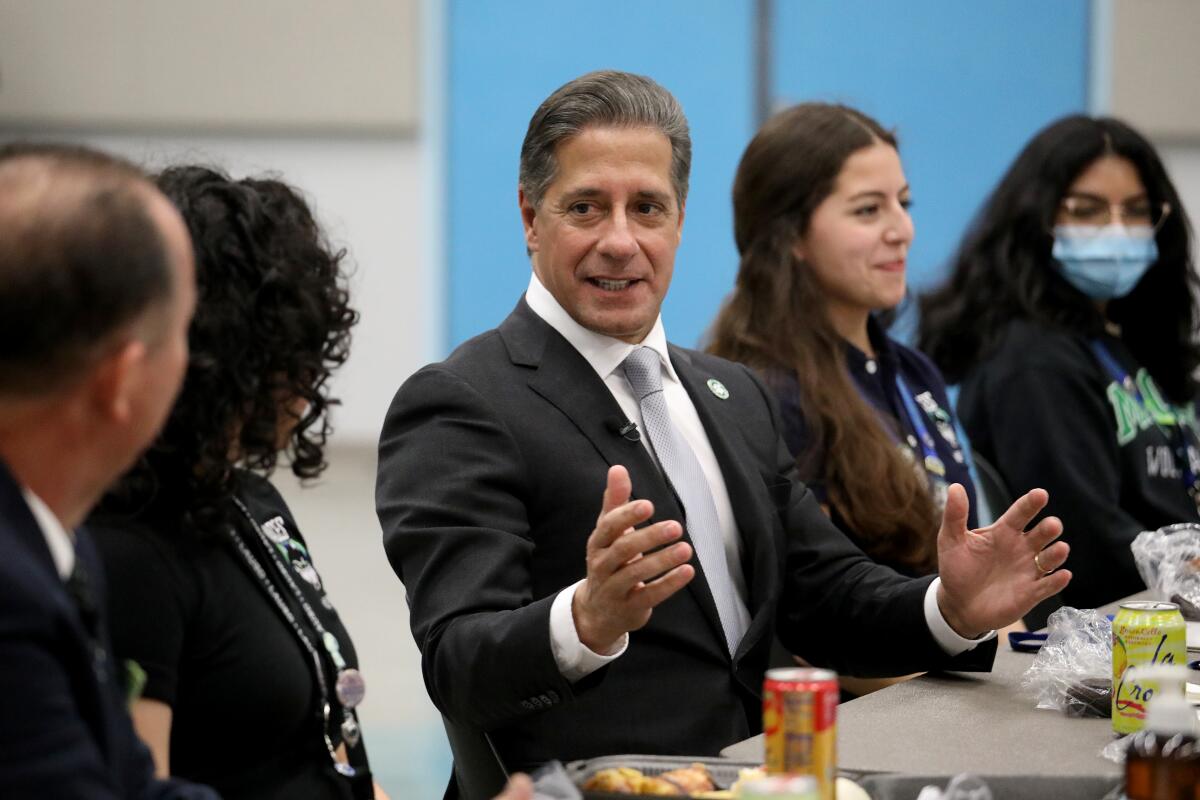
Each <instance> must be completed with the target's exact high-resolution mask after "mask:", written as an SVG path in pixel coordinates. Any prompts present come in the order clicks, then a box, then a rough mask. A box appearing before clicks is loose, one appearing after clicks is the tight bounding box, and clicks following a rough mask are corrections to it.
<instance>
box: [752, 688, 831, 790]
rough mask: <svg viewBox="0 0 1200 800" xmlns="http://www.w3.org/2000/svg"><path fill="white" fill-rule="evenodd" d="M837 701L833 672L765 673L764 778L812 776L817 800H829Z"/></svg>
mask: <svg viewBox="0 0 1200 800" xmlns="http://www.w3.org/2000/svg"><path fill="white" fill-rule="evenodd" d="M838 698H839V691H838V682H837V673H836V672H833V671H832V670H828V669H807V668H799V667H790V668H786V669H772V670H767V679H766V681H765V682H764V683H763V733H764V735H765V739H766V750H767V773H768V774H770V775H812V776H813V777H814V778H816V779H817V787H818V790H819V792H820V797H821V800H834V791H835V786H836V780H837V704H838Z"/></svg>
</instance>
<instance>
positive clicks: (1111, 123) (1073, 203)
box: [920, 116, 1200, 624]
mask: <svg viewBox="0 0 1200 800" xmlns="http://www.w3.org/2000/svg"><path fill="white" fill-rule="evenodd" d="M1195 284H1196V279H1195V273H1194V271H1193V264H1192V257H1191V251H1190V233H1189V225H1188V220H1187V215H1186V214H1185V213H1184V210H1183V206H1182V203H1181V202H1180V200H1179V195H1178V194H1177V193H1176V191H1175V187H1174V186H1173V185H1172V184H1171V180H1170V178H1169V177H1168V176H1167V173H1166V171H1165V170H1164V168H1163V165H1162V162H1161V161H1160V160H1159V157H1158V155H1157V154H1156V153H1155V151H1154V148H1153V147H1152V146H1151V145H1150V143H1149V142H1147V141H1146V139H1144V138H1143V137H1142V136H1141V135H1140V134H1138V133H1137V132H1136V131H1134V130H1133V129H1132V128H1130V127H1129V126H1128V125H1125V124H1124V123H1122V122H1120V121H1118V120H1115V119H1109V118H1091V117H1085V116H1071V117H1066V118H1064V119H1061V120H1059V121H1057V122H1055V123H1053V124H1051V125H1050V126H1048V127H1047V128H1045V129H1044V130H1042V131H1041V132H1040V133H1038V134H1037V135H1036V136H1035V137H1034V138H1033V140H1032V141H1030V142H1029V144H1028V145H1026V147H1025V149H1024V150H1023V151H1022V152H1021V153H1020V155H1018V156H1017V159H1016V161H1015V162H1014V163H1013V165H1012V167H1010V168H1009V170H1008V173H1007V174H1006V175H1005V176H1004V177H1003V178H1002V179H1001V181H1000V184H999V185H998V186H997V187H996V189H995V191H994V192H993V193H992V195H991V197H990V198H989V199H988V200H987V202H986V203H985V205H984V207H983V210H982V212H981V213H980V215H979V217H978V218H977V219H976V221H975V222H974V224H973V226H972V227H971V229H970V230H969V231H968V233H967V235H966V238H965V239H964V241H963V243H962V245H961V247H960V249H959V251H958V254H957V256H956V257H955V261H954V266H953V271H952V274H951V276H950V278H949V280H948V282H947V283H946V284H945V285H944V286H943V287H941V288H939V289H938V290H936V291H934V292H931V293H930V294H928V295H926V296H925V297H923V298H922V299H921V327H920V346H921V348H922V349H923V350H924V351H925V352H926V353H928V354H929V355H930V356H931V357H932V358H933V360H934V362H936V363H937V365H938V366H939V367H941V369H942V371H943V372H944V373H945V375H946V378H947V380H949V381H951V382H959V381H961V383H962V393H961V396H960V399H959V401H958V411H959V414H960V417H961V419H962V422H963V425H964V427H965V428H966V432H967V434H968V436H969V437H970V439H971V442H972V445H973V446H974V448H975V450H976V452H977V453H978V454H980V455H982V456H983V458H984V459H986V460H987V461H988V462H991V464H992V465H993V466H994V467H996V469H997V470H998V471H999V473H1000V476H1001V477H1002V478H1003V480H1004V481H1005V483H1006V484H1007V487H1008V488H1009V489H1010V490H1011V491H1013V492H1023V491H1025V490H1027V489H1028V488H1030V487H1032V486H1035V485H1036V486H1042V487H1044V488H1045V489H1047V490H1048V491H1049V493H1050V504H1049V506H1048V507H1047V513H1050V514H1054V515H1056V516H1058V517H1061V518H1062V521H1063V538H1064V539H1065V540H1066V541H1068V542H1070V544H1071V568H1072V571H1073V573H1074V576H1075V577H1074V579H1073V580H1072V581H1071V583H1070V585H1069V586H1068V587H1067V588H1066V590H1065V591H1064V592H1063V596H1062V598H1061V599H1062V601H1063V602H1066V603H1068V604H1070V605H1073V606H1077V607H1094V606H1098V605H1102V604H1104V603H1106V602H1109V601H1112V600H1115V599H1117V598H1120V597H1124V596H1126V595H1128V594H1130V593H1132V592H1136V591H1138V590H1140V589H1142V588H1144V585H1143V583H1142V581H1141V579H1140V578H1139V576H1138V573H1137V570H1136V568H1135V565H1134V561H1133V557H1132V554H1131V552H1130V549H1129V545H1130V543H1131V542H1132V541H1133V539H1134V537H1135V536H1136V535H1137V534H1138V533H1139V532H1140V531H1142V530H1147V529H1153V528H1158V527H1160V526H1162V525H1166V524H1168V523H1172V522H1181V521H1191V522H1197V521H1200V514H1198V513H1197V499H1198V493H1197V489H1198V487H1200V484H1198V482H1197V474H1200V458H1198V456H1200V452H1198V449H1197V447H1196V441H1197V440H1196V423H1195V409H1194V401H1195V398H1196V380H1195V372H1196V367H1197V365H1200V347H1198V346H1197V342H1196V301H1195V289H1196V285H1195ZM1040 621H1041V620H1040V619H1038V620H1033V621H1032V623H1033V624H1037V622H1040Z"/></svg>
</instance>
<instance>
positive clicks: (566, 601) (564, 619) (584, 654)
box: [550, 580, 945, 683]
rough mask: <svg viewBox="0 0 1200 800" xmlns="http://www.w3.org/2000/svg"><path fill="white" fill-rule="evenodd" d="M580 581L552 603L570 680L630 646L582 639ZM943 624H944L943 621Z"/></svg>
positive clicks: (559, 660)
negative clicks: (599, 648)
mask: <svg viewBox="0 0 1200 800" xmlns="http://www.w3.org/2000/svg"><path fill="white" fill-rule="evenodd" d="M580 583H583V581H582V580H581V581H579V583H575V584H572V585H571V586H568V587H567V588H566V589H563V590H562V591H561V592H559V593H558V596H557V597H555V598H554V603H552V604H551V606H550V649H551V651H553V653H554V662H555V663H556V664H558V671H559V672H561V673H562V676H563V677H564V678H566V679H567V680H568V681H570V682H571V683H574V682H575V681H577V680H579V679H580V678H582V677H584V676H585V675H590V674H592V673H593V672H595V671H596V670H598V669H600V668H601V667H603V666H604V665H605V664H607V663H608V662H610V661H613V660H615V659H617V658H620V656H621V654H622V653H624V652H625V649H626V648H627V647H629V634H625V635H624V636H622V637H621V647H620V648H619V649H618V650H617V652H615V653H613V654H612V655H611V656H602V655H600V654H599V653H593V652H592V651H591V650H590V649H588V647H587V645H585V644H584V643H583V642H581V641H579V632H578V631H576V630H575V616H574V615H573V614H572V613H571V603H572V602H573V601H574V599H575V590H576V589H578V588H579V584H580ZM942 624H943V625H945V623H944V622H943V623H942Z"/></svg>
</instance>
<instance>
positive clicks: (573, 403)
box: [500, 299, 725, 650]
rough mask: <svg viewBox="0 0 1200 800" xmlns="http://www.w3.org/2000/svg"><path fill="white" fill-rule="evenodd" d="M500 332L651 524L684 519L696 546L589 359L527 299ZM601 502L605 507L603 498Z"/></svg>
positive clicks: (703, 597) (713, 615)
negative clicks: (615, 470)
mask: <svg viewBox="0 0 1200 800" xmlns="http://www.w3.org/2000/svg"><path fill="white" fill-rule="evenodd" d="M500 331H501V335H502V336H503V337H504V341H505V344H506V346H507V347H508V350H509V357H510V358H511V359H512V361H513V363H514V364H517V365H519V366H526V367H532V368H534V370H533V371H532V374H531V376H530V379H529V387H530V388H531V389H532V390H533V391H535V392H537V394H539V395H540V396H542V397H543V398H545V400H546V401H547V402H549V403H550V404H551V405H553V406H554V407H555V408H557V409H558V410H559V411H561V412H562V413H563V414H564V415H565V416H566V417H567V418H568V419H570V420H571V422H572V423H573V424H574V425H575V426H576V427H577V428H578V429H579V432H580V433H582V434H583V435H584V436H585V437H586V438H587V439H588V441H589V442H591V444H592V446H593V447H595V448H596V450H597V452H598V453H599V454H600V456H601V458H603V459H604V461H605V462H606V463H607V464H609V465H610V466H613V465H616V464H620V465H621V466H624V467H625V468H626V469H627V470H628V471H629V479H630V482H631V483H632V485H633V497H634V498H637V499H645V500H649V501H650V502H652V503H653V504H654V516H653V517H651V520H650V521H651V522H658V521H661V520H668V519H673V520H678V521H679V522H680V523H682V524H683V526H684V533H683V539H684V541H687V542H688V543H689V544H691V537H690V536H689V535H688V533H687V522H686V519H685V518H684V513H683V508H682V504H681V503H680V502H679V500H678V498H677V497H676V496H675V493H674V491H672V489H671V488H670V486H669V485H668V484H667V482H666V480H665V479H664V478H663V475H662V473H661V472H660V471H659V469H658V465H657V464H656V463H655V462H654V459H653V458H652V457H651V456H650V453H649V452H647V450H646V448H645V446H644V445H643V444H642V443H641V442H632V441H629V440H628V439H626V438H624V437H623V436H620V435H618V434H617V433H615V432H614V431H612V430H611V429H610V428H609V427H608V425H607V424H606V422H609V421H613V420H616V421H623V420H625V412H623V411H622V410H621V406H620V405H619V404H618V403H617V401H616V398H614V397H613V396H612V392H611V391H609V389H608V387H607V386H605V385H604V381H602V380H601V379H600V376H599V375H597V374H596V371H595V370H594V369H592V366H591V365H590V364H588V362H587V359H585V358H584V357H583V356H582V355H580V354H579V351H577V350H576V349H575V348H574V347H572V346H571V344H570V343H569V342H568V341H567V340H566V339H564V338H563V337H562V336H561V335H560V334H559V333H558V332H557V331H555V330H554V329H553V328H551V327H550V326H549V325H548V324H547V323H546V322H545V321H544V320H542V319H541V318H540V317H538V316H537V315H536V314H534V313H533V311H532V310H530V309H529V307H528V306H527V305H526V304H525V301H524V299H522V300H521V302H520V303H518V304H517V308H516V310H515V311H514V312H513V313H512V314H511V315H510V316H509V317H508V319H507V320H505V322H504V323H503V324H502V325H501V326H500ZM596 502H597V508H599V502H600V498H596ZM692 551H693V552H692V559H691V562H690V563H691V565H692V567H693V568H694V569H695V570H696V575H697V577H696V578H695V579H693V580H692V581H691V582H690V583H688V591H689V592H690V593H691V595H692V596H693V597H694V598H695V600H696V602H697V603H698V604H699V605H700V608H701V610H702V611H703V614H704V616H705V618H706V619H707V620H708V622H709V626H710V628H711V630H712V634H713V636H714V637H715V638H716V642H717V643H719V645H720V647H721V649H722V650H724V649H725V633H724V631H723V630H722V628H721V620H720V617H718V616H717V606H716V603H714V602H713V599H712V593H711V592H710V591H709V588H708V583H707V581H706V579H705V578H704V570H703V568H702V567H701V566H700V559H699V557H698V556H697V555H696V553H695V547H694V546H693V548H692Z"/></svg>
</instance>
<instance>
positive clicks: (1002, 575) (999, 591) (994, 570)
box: [937, 484, 1071, 639]
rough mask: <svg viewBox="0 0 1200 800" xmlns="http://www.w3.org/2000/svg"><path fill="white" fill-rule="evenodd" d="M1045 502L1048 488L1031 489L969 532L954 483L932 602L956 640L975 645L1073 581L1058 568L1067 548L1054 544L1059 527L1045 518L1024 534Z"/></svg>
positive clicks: (941, 536) (1055, 520) (960, 493)
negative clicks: (974, 641)
mask: <svg viewBox="0 0 1200 800" xmlns="http://www.w3.org/2000/svg"><path fill="white" fill-rule="evenodd" d="M1048 500H1049V496H1048V495H1047V494H1046V492H1045V490H1043V489H1034V490H1032V491H1030V492H1029V493H1028V494H1026V495H1025V496H1024V497H1021V498H1020V499H1018V500H1017V501H1016V502H1015V503H1013V504H1012V506H1011V507H1010V508H1009V509H1008V511H1006V512H1004V516H1002V517H1000V519H998V520H996V522H995V523H993V524H991V525H989V526H987V527H986V528H980V529H978V530H975V531H969V530H967V510H968V501H967V493H966V491H965V490H964V489H963V488H962V487H961V486H959V485H958V484H954V485H952V486H951V487H950V490H949V492H948V493H947V496H946V510H945V513H944V514H943V515H942V528H941V530H940V531H938V573H939V574H940V575H941V579H942V583H941V587H940V588H939V590H938V598H937V599H938V608H939V609H940V610H941V612H942V616H943V617H945V619H946V622H948V623H949V624H950V627H951V628H953V629H954V630H955V631H956V632H957V633H958V634H959V635H960V636H964V637H966V638H968V639H973V638H976V637H978V636H980V635H982V634H984V633H986V632H987V631H989V630H993V629H995V628H1003V627H1004V626H1005V625H1008V624H1010V623H1012V622H1015V621H1016V620H1019V619H1020V618H1021V617H1023V616H1024V615H1025V614H1027V613H1029V611H1030V609H1032V608H1033V607H1034V606H1035V605H1037V604H1038V603H1040V602H1041V601H1042V600H1044V599H1046V598H1047V597H1050V596H1051V595H1055V594H1058V593H1059V592H1060V591H1062V590H1063V588H1064V587H1065V586H1066V585H1067V583H1068V582H1069V581H1070V580H1071V573H1070V571H1068V570H1065V569H1059V567H1061V566H1062V565H1063V562H1065V561H1066V560H1067V552H1068V551H1069V550H1070V547H1069V546H1068V545H1067V543H1066V542H1054V540H1055V539H1057V538H1058V536H1059V534H1061V533H1062V522H1061V521H1059V519H1058V518H1057V517H1046V518H1045V519H1043V520H1042V521H1041V522H1039V523H1038V524H1037V525H1035V526H1034V527H1033V529H1032V530H1030V531H1029V532H1028V533H1026V532H1025V526H1027V525H1028V524H1029V523H1030V522H1031V521H1032V520H1033V518H1034V517H1036V516H1037V515H1038V512H1040V511H1041V510H1042V509H1043V508H1045V507H1046V503H1047V501H1048ZM1051 542H1054V543H1053V544H1051ZM1035 556H1036V558H1035Z"/></svg>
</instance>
